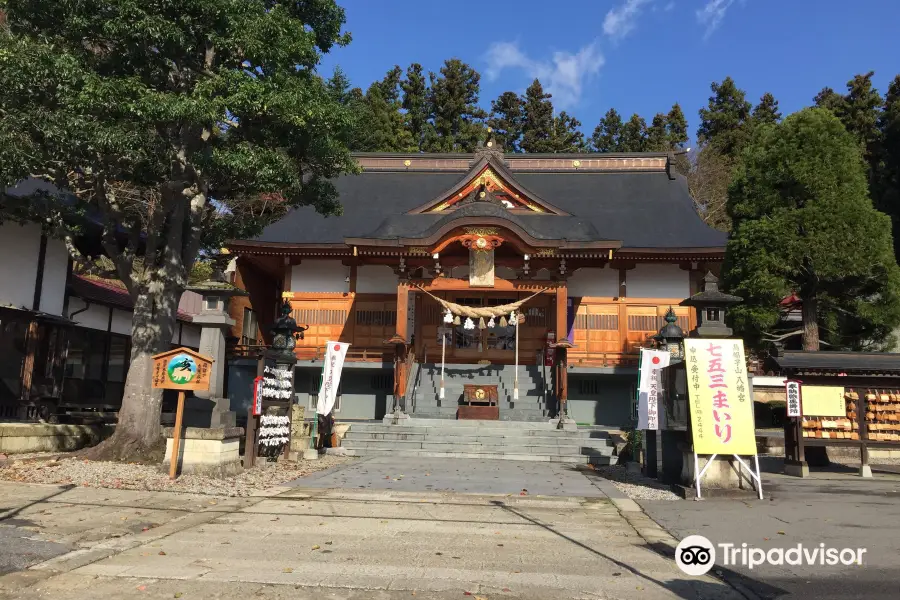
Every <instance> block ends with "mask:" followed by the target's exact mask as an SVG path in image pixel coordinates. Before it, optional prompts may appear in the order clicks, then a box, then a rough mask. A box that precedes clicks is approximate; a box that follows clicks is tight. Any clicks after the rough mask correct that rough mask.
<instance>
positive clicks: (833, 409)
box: [800, 385, 847, 417]
mask: <svg viewBox="0 0 900 600" xmlns="http://www.w3.org/2000/svg"><path fill="white" fill-rule="evenodd" d="M800 406H801V409H802V411H803V416H804V417H846V416H847V405H846V403H845V402H844V388H843V387H838V386H824V385H822V386H820V385H804V386H801V388H800Z"/></svg>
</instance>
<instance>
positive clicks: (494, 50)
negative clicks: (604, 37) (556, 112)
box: [485, 41, 605, 109]
mask: <svg viewBox="0 0 900 600" xmlns="http://www.w3.org/2000/svg"><path fill="white" fill-rule="evenodd" d="M485 59H486V61H487V64H488V66H487V69H485V75H486V76H487V78H488V80H494V79H497V77H499V76H500V73H501V72H502V71H503V70H504V69H520V70H522V71H524V72H525V73H526V74H527V75H528V77H529V78H535V77H536V78H538V79H540V80H541V83H542V84H543V85H544V89H545V90H546V91H547V92H549V93H550V94H553V106H554V107H555V108H557V109H565V108H568V107H571V106H574V105H576V104H578V101H579V100H581V93H582V90H583V89H584V83H585V81H587V80H589V79H591V78H592V77H594V76H596V75H597V73H599V72H600V68H601V67H602V66H603V64H604V62H605V59H604V58H603V55H602V54H601V53H600V51H599V50H598V49H597V42H596V41H594V42H591V43H590V44H588V45H586V46H584V47H583V48H581V49H580V50H579V51H578V52H576V53H574V54H573V53H571V52H564V51H559V52H554V53H553V55H552V56H551V57H550V59H545V60H536V59H533V58H531V57H529V56H528V55H526V54H525V53H524V52H522V50H521V49H520V48H519V45H518V44H517V43H515V42H495V43H493V44H491V46H490V48H488V51H487V53H486V55H485Z"/></svg>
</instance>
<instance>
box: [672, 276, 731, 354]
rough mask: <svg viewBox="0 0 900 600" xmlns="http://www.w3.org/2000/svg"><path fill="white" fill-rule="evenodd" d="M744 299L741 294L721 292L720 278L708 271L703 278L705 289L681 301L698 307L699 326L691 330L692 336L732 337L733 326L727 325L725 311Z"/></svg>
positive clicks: (684, 304) (683, 303)
mask: <svg viewBox="0 0 900 600" xmlns="http://www.w3.org/2000/svg"><path fill="white" fill-rule="evenodd" d="M742 300H743V298H740V297H739V296H732V295H731V294H726V293H724V292H720V291H719V278H718V277H716V276H715V275H713V274H712V273H707V274H706V277H704V278H703V291H702V292H700V293H698V294H694V295H693V296H691V297H690V298H688V299H687V300H684V301H682V303H681V306H693V307H694V308H696V309H697V328H696V329H694V330H693V331H691V337H700V338H706V337H708V338H724V337H731V334H732V331H731V328H730V327H728V326H726V325H725V313H726V311H727V310H728V307H729V306H731V305H732V304H737V303H738V302H741V301H742Z"/></svg>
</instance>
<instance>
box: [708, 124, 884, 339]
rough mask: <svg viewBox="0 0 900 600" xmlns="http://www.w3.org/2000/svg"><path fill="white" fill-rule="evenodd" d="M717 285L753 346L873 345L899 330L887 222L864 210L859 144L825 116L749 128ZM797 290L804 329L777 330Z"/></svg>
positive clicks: (733, 188) (730, 202)
mask: <svg viewBox="0 0 900 600" xmlns="http://www.w3.org/2000/svg"><path fill="white" fill-rule="evenodd" d="M728 211H729V213H730V215H731V218H732V219H733V229H732V232H731V236H730V238H729V240H728V244H727V248H726V260H725V265H724V274H725V282H726V285H727V286H728V289H729V291H731V292H733V293H735V294H737V295H739V296H742V297H743V298H744V302H743V303H742V304H740V305H738V306H737V307H735V309H734V310H733V311H732V314H733V316H734V324H735V326H736V328H737V330H738V331H739V332H741V333H742V334H743V335H744V336H745V338H747V339H750V340H751V341H755V342H764V341H766V340H769V341H772V340H776V339H786V338H787V337H791V336H794V335H800V336H802V344H803V349H804V350H818V349H819V345H820V336H821V339H822V340H823V341H824V342H826V343H827V344H829V347H830V348H850V349H862V348H866V347H869V348H878V347H881V346H882V345H883V344H884V343H886V342H889V341H890V337H891V332H892V330H893V329H894V328H895V327H896V326H897V325H898V324H900V297H898V290H900V269H898V267H897V263H896V260H895V259H894V254H893V247H892V243H891V231H890V220H889V219H888V217H887V216H886V215H884V214H882V213H880V212H878V211H877V210H875V209H874V208H873V206H872V202H871V200H870V199H869V195H868V190H867V184H866V171H865V167H864V165H863V162H862V161H861V160H860V153H859V148H858V144H857V143H856V142H855V140H854V138H853V136H852V135H850V134H849V133H848V132H847V131H846V129H845V128H844V127H843V126H842V125H841V122H840V121H839V120H838V119H837V118H836V117H835V116H834V115H833V114H832V113H831V112H829V111H827V110H822V109H814V108H811V109H805V110H803V111H801V112H799V113H796V114H793V115H791V116H789V117H788V118H787V119H785V120H784V122H782V123H780V124H778V125H774V126H769V127H757V128H754V131H753V135H752V138H751V140H750V141H749V143H748V145H747V147H746V148H745V150H744V153H743V154H742V156H741V160H740V162H739V164H738V166H737V168H736V169H735V176H734V179H733V181H732V183H731V186H730V188H729V194H728ZM791 293H796V294H797V295H798V296H799V298H800V300H801V302H802V311H801V312H802V326H801V327H799V328H797V329H795V330H791V331H787V332H779V333H778V334H776V333H775V332H776V330H777V328H778V327H779V326H780V317H781V312H780V301H781V300H782V299H783V298H784V297H786V296H789V295H790V294H791Z"/></svg>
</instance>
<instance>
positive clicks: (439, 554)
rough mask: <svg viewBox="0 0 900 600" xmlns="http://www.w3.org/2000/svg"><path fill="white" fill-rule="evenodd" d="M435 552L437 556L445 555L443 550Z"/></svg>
mask: <svg viewBox="0 0 900 600" xmlns="http://www.w3.org/2000/svg"><path fill="white" fill-rule="evenodd" d="M434 554H435V556H443V555H444V553H443V552H435V553H434Z"/></svg>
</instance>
